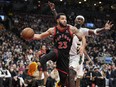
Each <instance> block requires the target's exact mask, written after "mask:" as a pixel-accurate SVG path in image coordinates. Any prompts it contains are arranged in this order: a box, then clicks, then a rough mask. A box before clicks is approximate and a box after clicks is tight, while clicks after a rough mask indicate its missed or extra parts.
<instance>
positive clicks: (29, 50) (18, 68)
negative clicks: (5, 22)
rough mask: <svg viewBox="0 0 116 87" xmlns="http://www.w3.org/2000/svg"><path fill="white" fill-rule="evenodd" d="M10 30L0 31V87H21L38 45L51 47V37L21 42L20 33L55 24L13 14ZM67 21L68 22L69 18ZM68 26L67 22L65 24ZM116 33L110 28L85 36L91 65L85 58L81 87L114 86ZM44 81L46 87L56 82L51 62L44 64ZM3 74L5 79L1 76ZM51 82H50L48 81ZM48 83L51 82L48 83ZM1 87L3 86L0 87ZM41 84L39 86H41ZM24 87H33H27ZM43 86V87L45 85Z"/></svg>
mask: <svg viewBox="0 0 116 87" xmlns="http://www.w3.org/2000/svg"><path fill="white" fill-rule="evenodd" d="M11 20H12V25H11V26H10V27H11V29H3V30H1V31H0V79H1V80H0V87H24V86H27V85H26V83H25V82H26V79H28V82H29V81H30V82H31V79H30V78H27V77H26V74H27V73H26V70H27V69H28V65H29V63H30V62H32V61H36V59H37V55H36V53H37V52H38V51H39V50H40V46H41V45H42V44H44V45H46V47H47V49H48V50H50V49H51V48H52V47H53V43H52V37H49V38H47V39H44V40H40V41H25V40H23V39H22V38H21V37H20V32H21V30H22V29H24V28H25V27H31V28H33V29H34V31H35V32H36V33H41V32H43V31H45V30H47V29H48V28H49V27H52V26H54V25H55V21H54V18H53V17H52V16H44V15H42V16H40V15H37V14H36V15H35V14H29V15H27V14H16V15H15V16H13V17H12V19H11ZM70 20H71V19H70ZM93 21H94V23H95V25H97V27H101V26H104V24H105V22H103V21H104V20H103V21H102V22H97V21H96V20H93ZM69 23H70V21H69ZM115 37H116V31H115V27H113V28H112V29H111V30H110V31H107V32H105V33H103V34H101V35H99V36H95V35H93V36H89V37H87V45H88V46H87V52H88V54H89V56H90V58H91V59H92V60H93V62H94V64H93V65H92V64H91V63H88V60H87V59H86V58H85V62H84V77H83V79H82V81H81V82H82V83H83V82H84V83H85V84H82V85H81V87H86V86H89V85H93V84H96V85H97V86H98V87H105V86H106V85H107V86H109V87H115V86H114V84H116V65H115V64H116V51H115V50H116V38H115ZM106 57H111V58H112V60H111V61H110V63H107V62H105V58H106ZM47 66H48V74H49V78H48V82H47V84H46V85H49V86H48V87H52V86H50V84H52V85H54V82H56V81H55V80H57V79H58V78H57V79H55V78H54V77H53V74H54V73H52V75H51V72H52V70H55V67H54V63H51V61H50V62H48V63H47ZM4 73H5V75H6V77H5V76H4V75H3V76H2V74H4ZM43 78H44V77H43ZM51 80H52V81H51ZM50 81H51V82H50ZM52 82H53V83H52ZM3 85H4V86H3ZM41 85H42V84H41ZM28 87H37V86H35V85H32V84H28ZM46 87H47V86H46Z"/></svg>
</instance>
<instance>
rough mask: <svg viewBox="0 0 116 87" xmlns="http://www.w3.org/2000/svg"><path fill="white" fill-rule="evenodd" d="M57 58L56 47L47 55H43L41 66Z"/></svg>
mask: <svg viewBox="0 0 116 87" xmlns="http://www.w3.org/2000/svg"><path fill="white" fill-rule="evenodd" d="M56 58H57V50H56V49H54V50H51V51H50V52H49V53H48V54H46V55H45V56H43V57H42V58H41V59H40V61H39V62H38V63H39V65H40V66H43V65H44V64H46V62H47V61H48V60H52V61H56Z"/></svg>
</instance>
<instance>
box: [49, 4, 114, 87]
mask: <svg viewBox="0 0 116 87" xmlns="http://www.w3.org/2000/svg"><path fill="white" fill-rule="evenodd" d="M48 5H49V6H50V9H51V10H52V12H53V14H54V16H55V17H56V15H57V12H56V10H55V5H54V3H51V2H48ZM84 22H85V18H84V17H83V16H82V15H78V16H77V17H76V18H75V24H74V26H75V27H77V28H78V29H79V31H80V32H81V33H82V34H83V35H85V36H88V35H92V34H93V35H99V34H100V33H101V32H104V31H107V30H110V29H111V27H112V26H113V24H112V23H111V22H109V21H107V22H106V24H105V26H104V27H103V28H97V29H95V30H91V29H88V28H83V27H82V25H83V24H84ZM81 44H82V43H81V41H79V39H78V38H77V37H76V36H75V35H74V37H73V41H72V46H71V49H70V53H69V54H70V62H69V68H70V71H69V73H70V76H69V78H70V86H69V87H71V85H73V84H74V82H73V81H74V79H76V86H75V87H80V78H82V77H83V74H84V72H83V62H84V56H86V57H87V58H88V60H89V61H91V58H90V57H89V55H88V54H87V52H86V51H85V52H84V54H83V56H80V55H79V54H78V50H79V47H80V46H81ZM91 62H92V61H91ZM92 63H93V62H92ZM74 74H75V75H74ZM72 79H73V80H72Z"/></svg>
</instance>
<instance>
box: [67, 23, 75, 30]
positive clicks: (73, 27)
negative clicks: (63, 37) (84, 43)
mask: <svg viewBox="0 0 116 87" xmlns="http://www.w3.org/2000/svg"><path fill="white" fill-rule="evenodd" d="M67 26H69V27H70V29H75V28H76V27H75V26H73V25H70V24H67Z"/></svg>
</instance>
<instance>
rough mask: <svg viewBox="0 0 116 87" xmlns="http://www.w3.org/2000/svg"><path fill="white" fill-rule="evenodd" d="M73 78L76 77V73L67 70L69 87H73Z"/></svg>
mask: <svg viewBox="0 0 116 87" xmlns="http://www.w3.org/2000/svg"><path fill="white" fill-rule="evenodd" d="M75 76H76V71H75V70H73V69H71V68H70V69H69V87H75V86H76V85H75Z"/></svg>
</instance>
